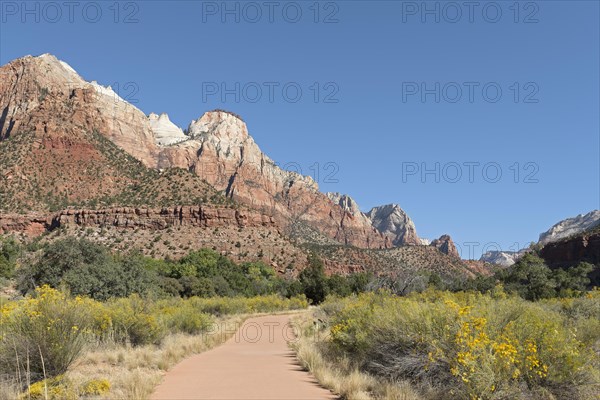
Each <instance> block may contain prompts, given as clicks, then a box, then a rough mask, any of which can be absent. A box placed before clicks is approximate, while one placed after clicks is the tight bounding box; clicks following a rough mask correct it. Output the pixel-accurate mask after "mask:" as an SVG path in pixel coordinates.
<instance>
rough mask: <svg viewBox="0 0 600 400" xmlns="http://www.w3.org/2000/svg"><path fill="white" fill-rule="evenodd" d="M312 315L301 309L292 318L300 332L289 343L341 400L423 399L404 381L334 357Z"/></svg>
mask: <svg viewBox="0 0 600 400" xmlns="http://www.w3.org/2000/svg"><path fill="white" fill-rule="evenodd" d="M313 321H314V316H313V315H312V314H310V313H304V314H301V315H299V316H297V317H295V318H294V323H295V324H296V326H297V327H299V330H300V332H301V335H299V338H298V340H297V341H295V342H294V343H292V344H291V347H292V348H293V349H294V351H295V352H296V356H297V358H298V360H299V361H300V364H301V365H302V366H303V367H304V368H305V369H306V370H307V371H309V372H311V373H312V374H313V375H314V377H315V378H316V379H317V380H318V381H319V383H320V384H321V385H323V386H324V387H326V388H327V389H329V390H331V391H333V392H334V393H336V394H337V395H339V396H340V397H341V398H342V399H344V400H422V398H421V397H420V396H419V395H418V394H417V392H416V391H415V390H413V389H412V388H411V386H410V384H408V383H406V382H398V383H390V382H383V381H381V380H378V379H377V378H375V377H373V376H371V375H369V374H366V373H364V372H361V371H359V370H358V369H356V368H355V367H353V366H352V365H351V363H350V360H349V359H347V358H345V357H339V356H336V357H333V356H332V355H330V354H328V353H327V351H326V350H325V349H324V347H323V346H322V345H321V343H322V341H323V340H325V339H326V335H327V333H326V332H324V331H323V330H319V329H318V328H316V327H315V325H314V324H313Z"/></svg>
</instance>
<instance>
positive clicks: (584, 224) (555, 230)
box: [539, 210, 600, 245]
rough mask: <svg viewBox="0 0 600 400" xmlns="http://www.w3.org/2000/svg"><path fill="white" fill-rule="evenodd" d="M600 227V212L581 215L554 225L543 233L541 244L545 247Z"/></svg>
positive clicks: (595, 211)
mask: <svg viewBox="0 0 600 400" xmlns="http://www.w3.org/2000/svg"><path fill="white" fill-rule="evenodd" d="M599 225H600V210H594V211H591V212H589V213H587V214H585V215H584V214H579V215H578V216H576V217H573V218H567V219H564V220H562V221H560V222H558V223H556V224H554V225H553V226H552V227H551V228H550V229H548V230H547V231H546V232H543V233H541V234H540V239H539V243H540V244H543V245H544V244H548V243H551V242H556V241H558V240H560V239H563V238H567V237H569V236H573V235H577V234H579V233H581V232H584V231H586V230H588V229H591V228H593V227H595V226H599Z"/></svg>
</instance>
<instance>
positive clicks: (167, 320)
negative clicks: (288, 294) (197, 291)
mask: <svg viewBox="0 0 600 400" xmlns="http://www.w3.org/2000/svg"><path fill="white" fill-rule="evenodd" d="M307 305H308V303H307V301H306V298H304V297H297V298H292V299H285V298H280V297H278V296H264V297H253V298H213V299H200V298H190V299H181V298H169V299H163V300H153V299H148V298H143V297H141V296H139V295H136V294H134V295H131V296H129V297H127V298H119V299H111V300H109V301H106V302H100V301H96V300H93V299H90V298H85V297H79V296H77V297H73V296H70V295H69V294H68V293H66V292H61V291H58V290H55V289H52V288H50V287H49V286H43V287H41V288H37V289H36V290H35V292H34V293H33V294H32V295H30V296H28V297H26V298H25V299H23V300H19V301H12V302H6V301H4V302H3V303H2V305H1V307H0V326H1V327H2V330H1V331H0V389H1V390H0V399H3V398H11V399H14V398H15V397H16V395H15V393H17V394H18V393H19V392H20V393H27V396H30V397H31V396H32V394H31V393H32V392H33V393H37V391H39V388H40V385H41V386H42V387H43V388H44V396H45V395H46V392H48V396H50V397H49V398H52V397H51V396H54V398H70V397H71V396H72V395H73V396H75V397H77V396H102V397H113V396H115V397H116V398H119V397H120V398H140V397H144V396H147V394H148V393H149V390H151V389H152V388H153V387H154V386H153V385H154V384H156V383H157V382H158V379H160V374H161V371H163V370H166V369H168V368H169V367H170V366H172V365H173V364H174V363H175V362H177V361H179V360H181V359H182V358H184V357H185V356H187V355H189V354H191V353H194V352H200V351H203V350H205V349H206V348H210V347H211V346H213V345H216V344H218V343H221V339H222V337H225V336H226V335H224V334H223V332H221V329H222V328H223V325H222V324H221V325H219V324H218V323H217V322H223V321H224V323H225V325H227V324H229V321H231V320H234V319H236V318H237V317H228V318H226V319H225V320H219V319H218V318H217V315H226V314H227V315H233V314H250V313H255V312H273V311H280V310H281V311H283V310H293V309H300V308H306V307H307ZM238 319H239V318H238ZM227 329H228V331H227V332H229V331H231V330H232V329H233V327H232V326H229V325H227ZM233 331H235V329H234V330H233ZM217 336H219V337H217ZM223 340H224V339H223ZM89 354H96V355H97V356H96V357H99V358H103V357H104V355H106V354H111V356H110V357H108V359H106V362H105V364H106V365H105V366H106V368H105V369H101V370H100V372H101V373H105V374H106V375H107V376H104V375H94V376H93V378H94V379H95V381H90V380H89V379H90V377H91V375H90V373H89V371H88V373H86V374H84V375H82V376H76V379H70V378H72V377H73V374H74V372H73V368H74V369H75V370H78V369H79V368H80V366H81V365H82V364H83V365H85V364H86V361H85V360H87V359H89V360H90V362H89V364H88V365H93V360H94V358H93V357H92V358H88V355H89ZM82 360H84V361H82ZM73 365H75V367H73ZM115 365H119V366H120V367H119V368H121V370H120V371H121V373H119V374H115V373H114V371H113V369H111V368H112V367H114V366H115ZM145 366H151V368H149V369H147V370H145V371H146V372H144V373H142V372H139V371H138V370H139V369H140V368H142V367H144V368H145ZM91 368H92V369H93V368H94V367H91ZM136 371H137V372H136ZM63 375H64V376H68V377H69V379H63V378H64V377H63ZM84 378H85V379H84ZM106 379H108V381H106V382H105V380H106ZM40 382H41V383H40ZM49 390H50V391H49ZM106 391H108V392H110V396H105V395H104V394H100V392H102V393H104V392H106ZM113 392H114V393H113ZM52 393H54V394H52ZM73 393H74V394H73ZM32 398H33V397H32Z"/></svg>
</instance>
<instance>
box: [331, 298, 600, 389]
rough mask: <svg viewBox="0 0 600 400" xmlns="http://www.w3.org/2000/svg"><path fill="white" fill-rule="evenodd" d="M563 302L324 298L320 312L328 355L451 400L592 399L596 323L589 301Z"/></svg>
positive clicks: (479, 299)
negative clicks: (443, 392)
mask: <svg viewBox="0 0 600 400" xmlns="http://www.w3.org/2000/svg"><path fill="white" fill-rule="evenodd" d="M591 296H593V298H594V299H596V296H597V294H596V293H593V294H592V295H591ZM555 301H556V302H560V301H561V300H555ZM569 301H571V302H572V304H569V305H568V306H565V305H560V304H554V303H552V304H550V302H549V301H545V302H539V303H532V302H528V301H525V300H522V299H520V298H515V297H509V296H506V295H504V294H503V293H502V291H501V289H499V290H497V291H495V292H494V293H493V294H492V295H483V294H480V293H464V292H462V293H449V292H441V291H435V290H427V291H425V292H424V293H421V294H412V295H410V296H408V297H396V296H393V295H391V294H389V293H385V292H382V293H377V294H373V293H367V294H361V295H359V296H357V297H352V298H346V299H329V300H328V301H327V302H325V303H324V304H323V306H322V310H323V311H324V312H325V313H326V314H327V315H328V319H329V326H330V330H329V331H330V339H329V340H330V341H329V344H330V346H331V347H332V348H333V349H334V350H337V351H342V352H343V353H344V354H346V355H347V356H349V357H350V358H351V359H352V360H354V362H355V363H356V364H357V365H358V366H359V367H361V368H362V369H364V370H366V371H367V372H371V373H373V374H375V375H377V376H380V377H383V378H387V379H389V380H391V381H398V380H410V381H413V382H421V383H427V384H433V385H434V386H435V385H437V386H438V387H439V388H440V390H441V389H442V388H446V389H448V388H450V389H451V390H453V392H452V393H454V394H453V398H465V399H495V398H531V397H534V395H533V393H538V392H539V391H540V390H541V392H543V393H549V395H548V396H554V397H555V398H569V399H584V398H594V397H593V394H592V393H593V391H594V387H595V386H593V383H594V382H595V381H596V380H597V377H598V376H599V370H598V367H599V365H600V363H599V359H598V354H597V353H595V352H593V351H590V349H591V348H594V347H595V348H598V347H599V344H600V342H599V339H600V337H599V336H600V333H598V330H597V329H596V328H597V327H598V324H599V319H598V317H599V316H598V315H597V314H594V312H593V311H591V310H595V307H596V306H595V305H592V304H591V299H587V298H582V299H570V300H569ZM596 301H597V300H596ZM586 302H587V303H586ZM576 304H577V305H576ZM575 309H578V311H577V312H574V311H573V310H575ZM448 385H450V386H449V387H448ZM595 388H596V390H597V387H595ZM541 392H540V393H541ZM446 393H450V392H446ZM538 394H539V393H538ZM596 394H597V392H596ZM536 396H537V395H536ZM542 398H544V397H542ZM548 398H551V397H548Z"/></svg>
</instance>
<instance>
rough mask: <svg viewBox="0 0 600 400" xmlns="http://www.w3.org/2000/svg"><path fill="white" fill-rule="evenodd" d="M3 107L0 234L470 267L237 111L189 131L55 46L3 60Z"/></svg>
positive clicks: (171, 251) (285, 260) (157, 248)
mask: <svg viewBox="0 0 600 400" xmlns="http://www.w3.org/2000/svg"><path fill="white" fill-rule="evenodd" d="M0 112H1V114H0V152H1V154H2V155H3V157H2V158H1V159H0V171H1V172H0V234H1V233H11V232H12V233H17V234H19V235H23V236H24V237H25V236H35V235H39V234H41V233H48V235H47V237H46V239H47V240H52V238H53V237H55V236H57V235H59V234H60V232H68V233H69V234H72V235H77V236H86V237H87V236H90V237H91V239H93V240H98V241H102V242H103V243H107V244H109V245H111V246H112V247H114V248H117V249H128V248H133V247H137V248H140V249H141V251H143V252H144V253H147V254H151V255H169V256H173V257H178V256H181V255H183V254H185V253H186V251H189V249H191V248H198V247H212V248H214V249H217V250H219V251H221V252H222V253H224V254H227V255H232V256H235V257H237V258H238V259H239V260H255V259H263V260H265V261H267V262H269V263H271V264H272V265H274V266H276V268H278V270H280V271H281V270H284V271H285V270H286V269H287V267H288V266H290V265H291V266H293V265H296V266H300V267H301V266H302V265H303V264H304V263H305V260H306V255H307V254H308V252H309V251H313V250H316V251H321V250H322V249H324V248H325V247H327V246H341V247H340V248H342V249H346V248H353V249H355V250H353V252H352V254H354V256H353V257H354V258H353V259H354V260H358V262H360V263H361V266H362V268H368V269H371V270H376V269H378V268H379V266H378V265H377V264H378V262H379V261H380V260H379V259H380V257H379V256H378V257H374V256H372V255H369V254H371V253H368V252H366V250H368V249H371V250H376V251H383V252H385V251H388V250H389V249H392V248H394V247H395V246H404V245H408V244H410V245H412V246H408V247H409V248H407V249H403V250H402V251H396V252H395V253H398V254H400V253H402V254H403V257H404V258H403V260H409V261H410V262H414V263H415V264H410V263H408V264H406V262H404V261H403V262H404V264H403V265H404V267H403V270H405V271H418V270H419V269H420V268H421V267H422V264H416V263H417V260H419V257H416V256H415V257H412V256H409V255H410V254H411V253H413V252H414V253H415V254H430V253H431V252H433V253H431V254H439V256H437V255H436V257H435V259H436V264H435V268H438V269H440V268H441V269H444V268H446V267H447V270H448V271H454V272H453V273H468V272H465V271H469V267H468V266H467V265H466V264H463V263H462V261H461V260H456V259H455V258H454V257H448V256H447V255H446V254H445V253H446V252H448V254H451V255H452V254H453V252H452V246H449V243H448V242H447V241H446V242H445V243H446V244H445V245H439V246H436V248H437V249H439V250H440V251H437V250H436V248H434V247H433V246H426V247H428V249H427V250H422V249H421V247H425V246H419V245H420V244H421V243H422V241H421V240H420V239H419V238H418V236H417V234H416V229H415V227H414V223H413V222H412V220H411V219H410V218H409V217H408V215H406V213H405V212H404V211H403V210H402V209H401V208H400V207H399V206H397V205H388V206H382V207H376V208H374V209H372V210H371V211H370V212H369V213H366V214H365V213H362V212H361V211H360V209H359V208H358V205H356V203H355V202H354V200H352V199H351V198H350V197H349V196H347V195H343V194H324V193H321V192H320V191H319V187H318V185H317V184H316V182H314V181H313V179H312V178H310V177H307V176H302V175H299V174H297V173H295V172H290V171H286V170H283V169H281V168H279V167H278V166H277V165H276V164H275V162H274V161H273V160H271V159H270V158H269V157H268V156H267V155H266V154H264V153H263V152H262V151H261V149H260V147H259V146H258V145H257V144H256V143H255V141H254V139H253V138H252V136H250V134H249V132H248V127H247V125H246V123H245V122H244V121H243V120H242V118H241V117H240V116H238V115H236V114H234V113H232V112H229V111H225V110H214V111H210V112H206V113H204V114H202V115H201V116H200V117H199V118H198V119H196V120H194V121H192V122H191V123H190V125H189V127H188V128H187V129H186V130H185V132H184V131H183V130H182V129H180V128H179V127H177V126H176V125H175V124H173V123H172V122H171V121H170V119H169V117H168V115H167V114H164V113H163V114H160V115H158V114H155V113H152V114H150V115H148V116H146V115H145V114H144V113H143V112H142V111H141V110H139V109H138V108H136V107H135V106H133V105H131V104H129V103H128V102H127V101H125V100H124V99H122V98H121V97H119V96H118V94H117V93H115V92H114V91H113V90H112V89H111V88H110V87H104V86H102V85H100V84H98V83H97V82H94V81H92V82H87V81H85V80H84V79H83V78H82V77H81V76H79V75H78V74H77V72H75V70H73V68H71V67H70V66H69V65H68V64H66V63H64V62H62V61H60V60H58V59H57V58H56V57H54V56H52V55H49V54H44V55H42V56H39V57H31V56H27V57H23V58H20V59H17V60H14V61H12V62H10V63H8V64H6V65H4V66H2V67H0ZM109 230H110V231H111V233H110V235H109V234H108V233H107V231H109ZM167 234H168V237H166V235H167ZM106 235H109V236H108V237H107V236H106ZM411 248H412V249H411ZM344 251H346V250H344ZM423 252H424V253H423ZM325 253H326V252H323V254H324V257H326V255H325ZM377 254H379V253H377ZM390 254H392V253H390ZM386 257H387V256H386ZM387 259H388V260H396V261H390V262H387V264H386V265H388V266H389V268H392V266H393V265H394V264H393V263H394V262H400V261H399V259H396V258H393V257H392V258H389V257H388V258H387ZM325 261H326V263H327V265H331V266H332V268H333V266H334V265H335V268H336V269H340V268H341V269H342V270H344V269H345V270H350V264H340V263H339V262H337V261H336V260H333V259H326V260H325ZM353 262H354V261H353ZM425 264H427V263H425ZM352 265H354V264H352ZM427 265H428V264H427ZM426 268H427V267H425V269H426ZM379 269H380V270H381V268H379Z"/></svg>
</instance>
